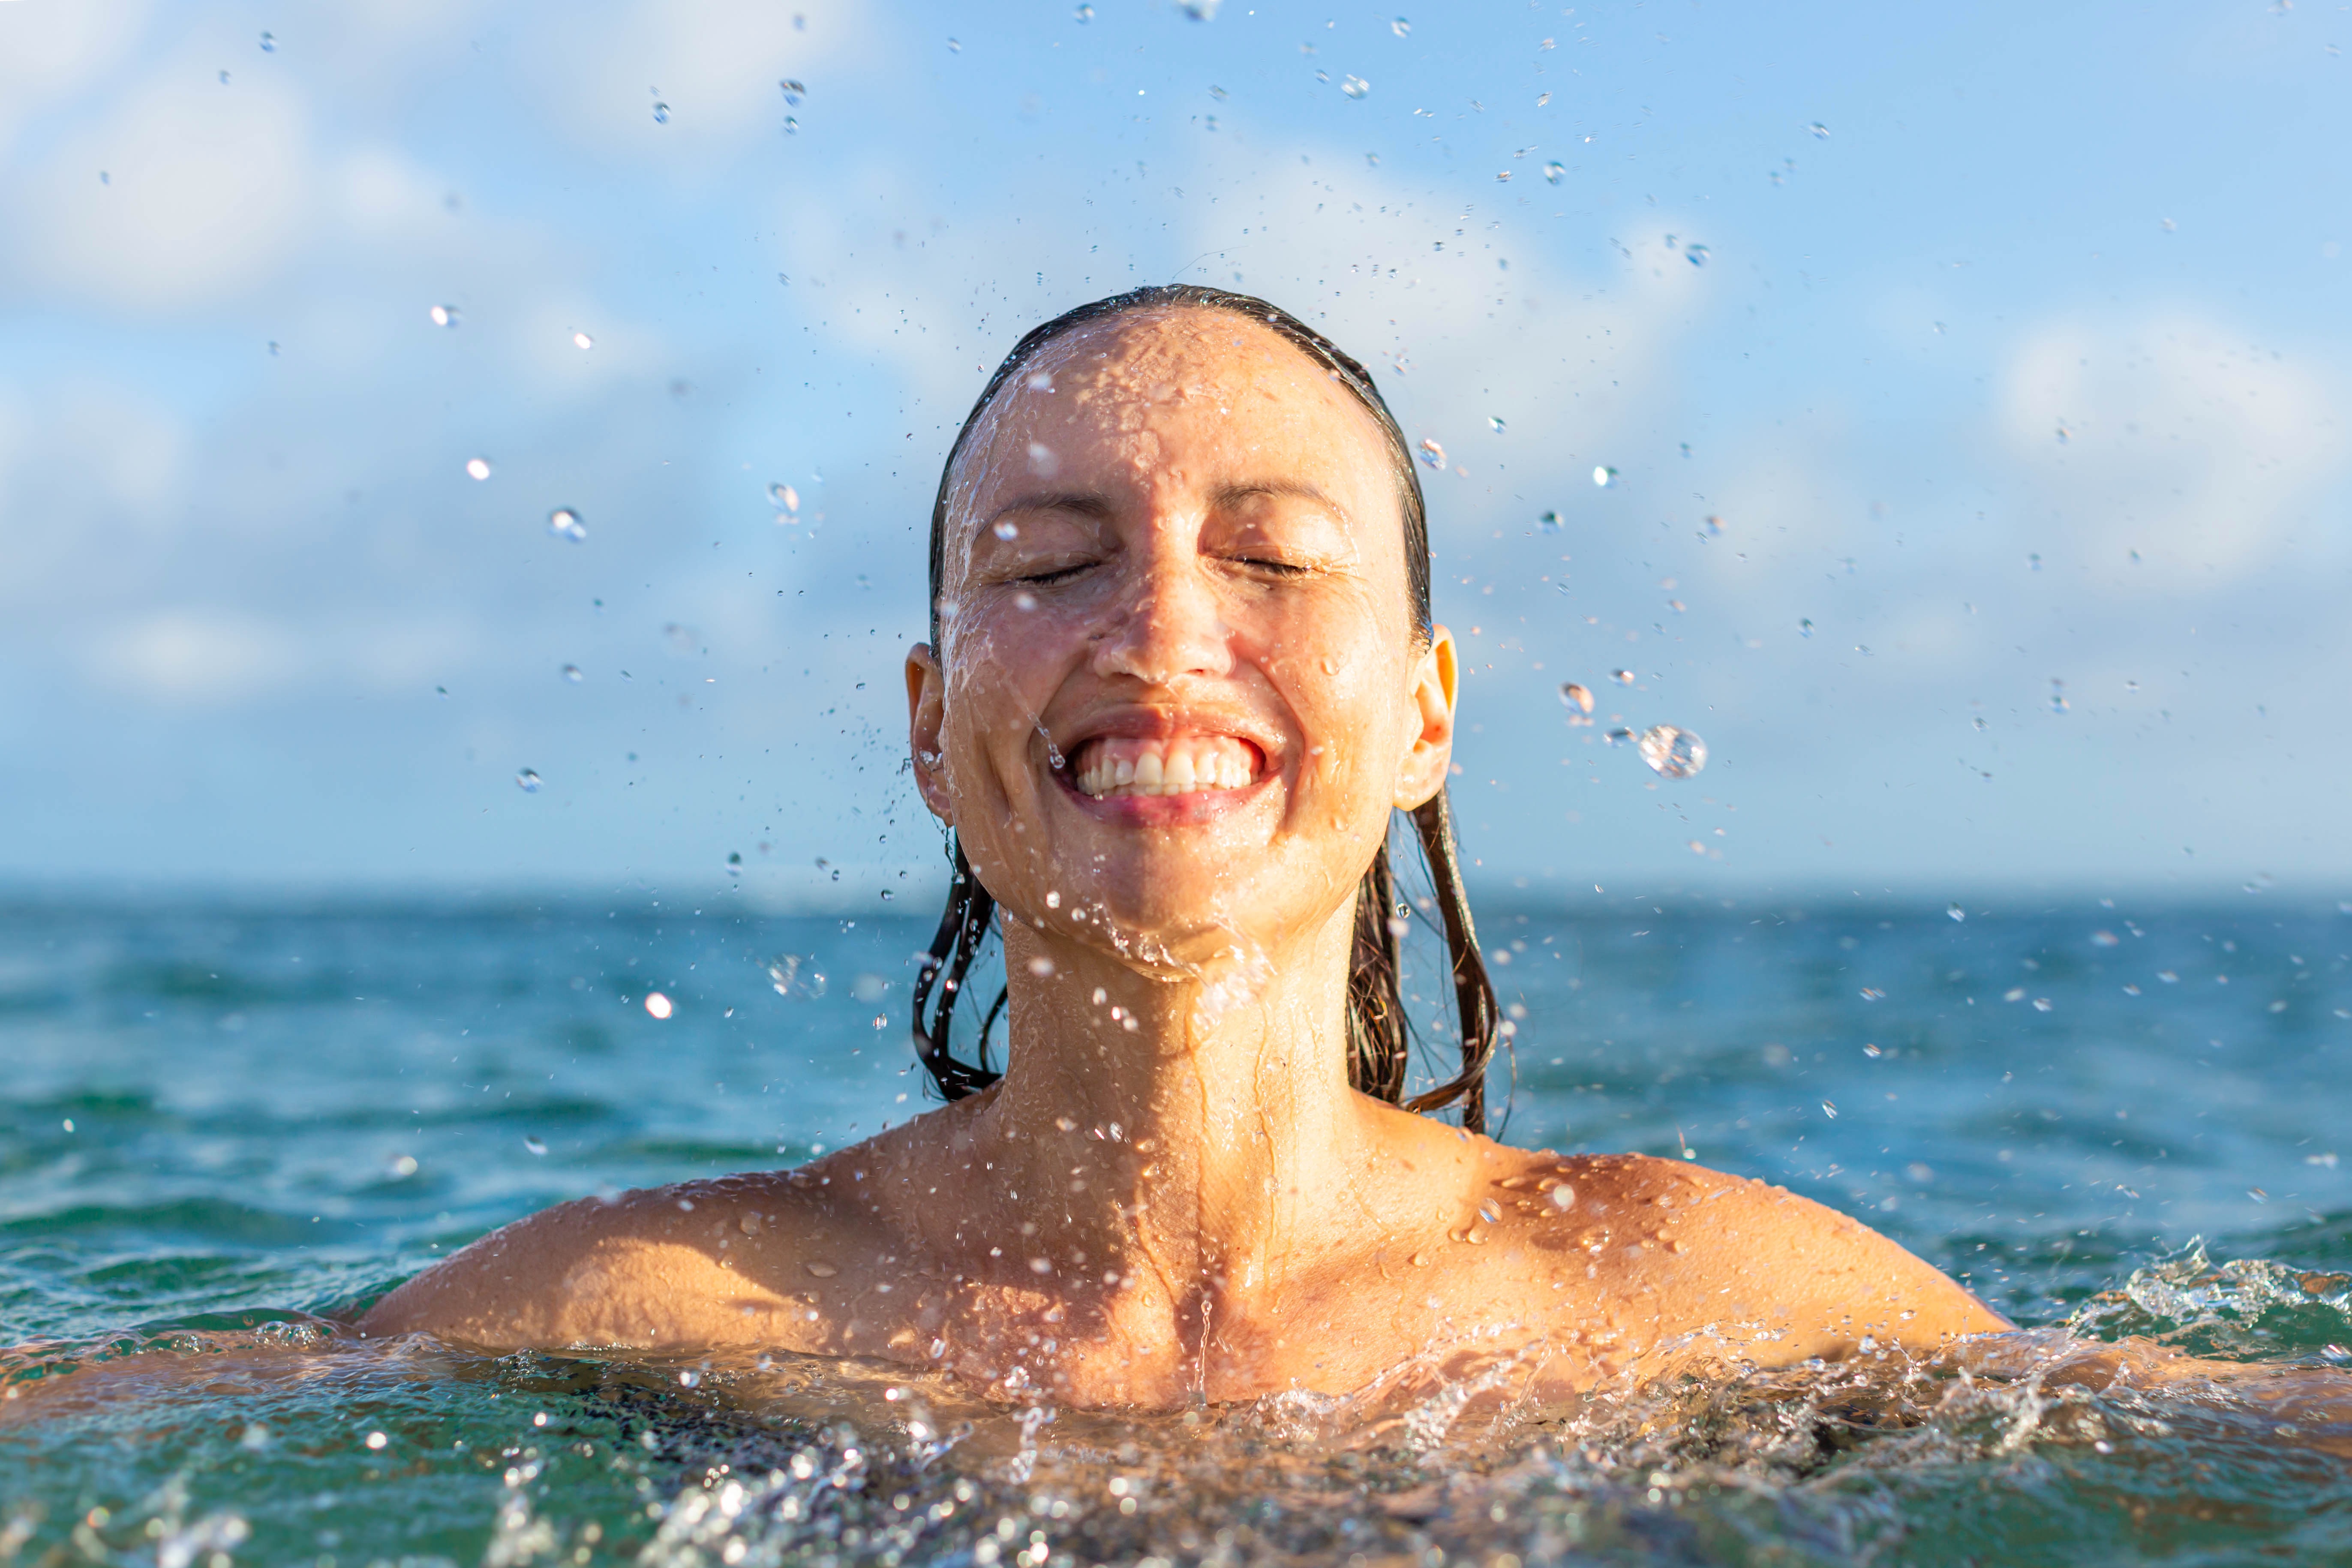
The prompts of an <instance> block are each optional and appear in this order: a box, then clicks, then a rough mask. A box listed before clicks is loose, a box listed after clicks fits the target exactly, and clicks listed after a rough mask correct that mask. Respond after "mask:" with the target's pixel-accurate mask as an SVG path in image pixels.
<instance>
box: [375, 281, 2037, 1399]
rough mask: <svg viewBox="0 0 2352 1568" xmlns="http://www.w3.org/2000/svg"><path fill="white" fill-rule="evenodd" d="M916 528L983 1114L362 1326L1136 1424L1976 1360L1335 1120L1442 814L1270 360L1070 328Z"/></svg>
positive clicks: (926, 772)
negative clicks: (930, 534)
mask: <svg viewBox="0 0 2352 1568" xmlns="http://www.w3.org/2000/svg"><path fill="white" fill-rule="evenodd" d="M949 515H950V536H949V540H948V560H947V569H946V573H945V579H944V584H943V591H942V595H941V598H942V603H941V605H940V616H941V626H942V637H941V647H940V649H938V650H937V651H936V652H935V651H934V650H933V649H931V648H929V647H917V648H915V649H914V650H913V651H912V652H911V653H910V654H909V656H908V661H907V682H908V711H909V734H910V743H911V748H912V751H913V752H914V758H915V776H916V779H917V782H918V784H919V787H920V789H921V791H922V794H923V798H924V801H925V803H926V804H927V805H929V808H930V809H931V810H932V811H933V812H934V813H935V814H936V815H938V816H939V817H940V819H941V821H942V822H944V823H946V824H948V825H949V826H952V827H954V828H955V829H956V832H957V835H958V839H959V842H960V843H961V845H962V847H963V848H964V851H965V853H966V854H967V855H968V856H969V858H971V863H972V865H973V867H974V868H975V869H976V870H977V871H978V873H979V875H980V878H981V879H982V882H983V884H984V885H986V886H987V887H988V888H989V889H990V890H991V891H992V893H993V894H994V895H995V897H996V899H997V900H998V902H999V904H1000V906H1001V907H1002V910H1003V928H1004V932H1005V952H1006V969H1007V972H1008V973H1009V975H1010V976H1011V980H1012V986H1011V989H1012V1002H1011V1007H1010V1010H1009V1015H1008V1016H1009V1020H1010V1023H1009V1027H1010V1041H1011V1044H1010V1064H1011V1065H1010V1068H1009V1070H1008V1073H1007V1076H1006V1078H1005V1079H1004V1080H1003V1082H1002V1083H1000V1084H999V1085H997V1086H996V1087H995V1088H993V1089H990V1090H989V1091H987V1092H986V1093H984V1094H982V1095H978V1096H975V1097H973V1098H971V1099H970V1100H964V1101H961V1102H959V1103H957V1104H953V1105H950V1106H948V1107H946V1108H944V1109H942V1110H935V1111H933V1112H931V1113H929V1115H926V1116H923V1117H920V1118H918V1119H917V1120H915V1121H911V1122H908V1124H906V1125H905V1126H903V1127H900V1128H898V1129H896V1130H893V1131H888V1132H886V1133H884V1134H883V1135H881V1136H880V1137H877V1138H875V1139H873V1140H870V1141H868V1142H865V1143H862V1144H859V1145H857V1146H856V1147H855V1148H851V1149H846V1150H844V1151H841V1152H838V1153H835V1154H833V1155H830V1156H827V1157H826V1158H824V1159H823V1160H821V1161H818V1162H815V1163H813V1164H811V1165H807V1166H804V1167H802V1168H801V1169H799V1170H796V1171H793V1172H788V1173H756V1174H745V1175H740V1176H735V1177H730V1178H727V1179H725V1180H721V1181H717V1182H709V1183H698V1184H689V1185H688V1186H683V1187H677V1188H667V1189H661V1190H658V1191H651V1192H642V1193H632V1194H625V1195H623V1196H622V1197H620V1198H619V1199H617V1200H614V1201H609V1202H607V1201H604V1200H593V1199H592V1200H583V1201H582V1202H579V1203H574V1204H568V1205H562V1206H561V1207H559V1208H555V1209H551V1210H549V1211H547V1212H546V1213H544V1214H541V1215H535V1216H533V1217H532V1218H530V1219H528V1220H524V1221H521V1222H520V1223H519V1224H517V1225H514V1226H509V1227H507V1228H506V1229H504V1230H502V1231H499V1232H498V1233H497V1234H495V1235H493V1236H490V1237H485V1238H484V1239H483V1240H481V1241H479V1242H477V1243H476V1244H474V1245H473V1246H472V1247H468V1248H467V1249H466V1250H465V1251H464V1252H462V1253H460V1254H458V1255H457V1256H456V1257H454V1258H450V1259H449V1260H447V1261H446V1262H445V1263H443V1264H441V1265H439V1266H437V1267H436V1268H433V1269H432V1270H430V1271H428V1272H427V1273H425V1274H424V1275H422V1276H420V1277H418V1278H417V1279H414V1280H411V1281H410V1282H409V1283H408V1284H406V1285H405V1286H404V1287H402V1288H401V1289H399V1290H397V1291H394V1293H393V1294H392V1295H391V1296H389V1297H388V1298H386V1299H385V1300H383V1302H382V1303H380V1304H379V1305H378V1306H377V1307H376V1308H375V1309H374V1310H373V1311H371V1312H370V1313H369V1314H368V1315H367V1317H366V1319H365V1320H364V1322H363V1324H362V1328H363V1329H364V1331H366V1332H368V1333H371V1334H392V1333H401V1332H407V1331H428V1332H431V1333H434V1334H436V1335H438V1336H440V1337H442V1338H444V1339H447V1340H450V1341H454V1342H461V1343H467V1344H474V1345H482V1346H489V1347H498V1348H509V1347H515V1346H524V1345H533V1346H544V1347H557V1346H566V1345H629V1346H639V1347H660V1348H668V1349H688V1348H695V1347H703V1346H710V1347H717V1346H730V1345H751V1344H756V1345H760V1346H764V1347H772V1348H774V1349H779V1350H794V1351H806V1352H823V1353H828V1354H841V1355H866V1356H876V1357H881V1358H886V1359H893V1360H898V1361H904V1362H908V1363H919V1364H924V1365H940V1366H945V1367H947V1368H950V1369H952V1370H953V1371H955V1372H957V1373H961V1374H963V1375H965V1376H967V1377H969V1378H971V1379H972V1380H974V1381H976V1382H980V1383H982V1384H988V1385H991V1386H992V1387H993V1388H995V1389H997V1390H999V1391H1001V1392H1003V1393H1004V1394H1008V1395H1013V1396H1024V1397H1025V1396H1027V1395H1029V1394H1032V1393H1044V1394H1049V1395H1050V1396H1052V1397H1054V1398H1055V1399H1058V1400H1061V1401H1064V1402H1066V1403H1072V1404H1086V1405H1143V1406H1151V1407H1161V1408H1166V1407H1172V1406H1177V1405H1183V1404H1186V1403H1189V1402H1191V1401H1192V1400H1195V1399H1199V1398H1206V1399H1209V1400H1216V1401H1222V1400H1232V1399H1245V1398H1250V1397H1254V1396H1255V1395H1258V1394H1265V1393H1270V1392H1275V1391H1278V1390H1283V1389H1289V1388H1308V1389H1316V1390H1321V1391H1326V1392H1335V1393H1336V1392H1345V1391H1350V1390H1354V1389H1358V1388H1360V1387H1363V1386H1364V1385H1366V1384H1370V1383H1371V1382H1373V1381H1374V1380H1376V1379H1377V1378H1379V1377H1380V1376H1381V1373H1384V1372H1386V1371H1388V1370H1389V1369H1391V1368H1393V1367H1396V1366H1398V1365H1400V1364H1401V1363H1407V1362H1409V1361H1411V1360H1412V1358H1414V1357H1416V1356H1421V1355H1424V1354H1426V1353H1430V1352H1434V1353H1435V1356H1436V1361H1437V1363H1441V1364H1442V1363H1445V1362H1446V1361H1447V1360H1449V1359H1451V1360H1452V1361H1453V1362H1454V1363H1463V1362H1466V1361H1474V1360H1482V1359H1491V1358H1494V1357H1496V1356H1503V1355H1508V1354H1510V1353H1512V1352H1516V1351H1517V1350H1519V1349H1521V1348H1522V1347H1532V1346H1540V1347H1541V1350H1540V1351H1539V1352H1536V1353H1531V1354H1530V1355H1529V1356H1528V1357H1527V1358H1526V1365H1527V1369H1528V1373H1529V1375H1531V1376H1533V1377H1535V1378H1536V1379H1537V1380H1538V1382H1539V1383H1540V1384H1541V1385H1542V1386H1544V1387H1546V1388H1549V1389H1558V1390H1562V1391H1565V1390H1570V1389H1576V1388H1582V1387H1588V1386H1591V1384H1593V1383H1595V1382H1596V1381H1599V1380H1601V1379H1605V1378H1609V1377H1613V1376H1618V1375H1626V1374H1633V1375H1648V1374H1652V1373H1658V1372H1663V1371H1665V1370H1668V1369H1669V1368H1670V1367H1672V1366H1674V1365H1676V1364H1682V1363H1686V1362H1688V1361H1689V1360H1691V1359H1692V1358H1696V1357H1704V1358H1710V1359H1717V1360H1724V1361H1735V1360H1747V1361H1753V1362H1756V1363H1763V1364H1779V1363H1788V1362H1793V1361H1797V1360H1801V1359H1804V1358H1806V1357H1810V1356H1816V1355H1822V1356H1836V1355H1841V1354H1845V1353H1848V1352H1852V1351H1853V1350H1854V1349H1856V1348H1858V1347H1864V1346H1865V1345H1867V1344H1869V1343H1872V1342H1875V1343H1876V1344H1879V1345H1890V1346H1891V1345H1903V1346H1906V1347H1910V1348H1913V1349H1916V1350H1922V1351H1927V1350H1934V1349H1938V1348H1941V1347H1944V1346H1947V1345H1948V1344H1949V1343H1950V1342H1952V1341H1953V1340H1955V1339H1957V1338H1958V1337H1960V1336H1965V1335H1969V1334H1976V1333H1981V1332H1985V1331H1996V1330H2000V1329H2003V1328H2005V1327H2007V1325H2006V1324H2005V1323H2004V1322H2003V1321H2001V1320H2000V1318H1999V1317H1997V1316H1996V1315H1995V1314H1993V1313H1992V1312H1991V1311H1990V1310H1988V1309H1987V1308H1985V1307H1984V1306H1983V1305H1982V1304H1981V1303H1980V1302H1979V1301H1977V1300H1975V1299H1974V1298H1973V1297H1971V1296H1969V1294H1968V1293H1967V1292H1965V1291H1964V1290H1962V1289H1960V1288H1959V1287H1958V1286H1957V1285H1955V1284H1953V1283H1952V1282H1951V1281H1950V1280H1948V1279H1946V1278H1944V1277H1943V1276H1942V1275H1940V1274H1938V1273H1937V1271H1936V1270H1934V1269H1933V1268H1929V1267H1927V1265H1926V1264H1924V1263H1922V1262H1920V1261H1919V1260H1918V1259H1916V1258H1913V1257H1911V1256H1910V1255H1909V1254H1908V1253H1906V1252H1905V1251H1903V1250H1902V1249H1901V1248H1900V1247H1896V1246H1895V1245H1894V1244H1893V1243H1892V1242H1889V1241H1887V1240H1885V1238H1884V1237H1879V1236H1876V1235H1875V1234H1874V1233H1872V1232H1871V1231H1869V1230H1867V1229H1865V1228H1864V1227H1863V1226H1859V1225H1856V1224H1854V1223H1853V1221H1851V1220H1848V1219H1846V1218H1844V1217H1843V1216H1841V1215H1836V1214H1834V1213H1832V1211H1830V1210H1828V1209H1825V1208H1822V1206H1820V1205H1816V1204H1812V1203H1810V1202H1808V1201H1806V1200H1804V1199H1801V1198H1798V1197H1795V1196H1792V1195H1790V1194H1787V1193H1785V1192H1782V1191H1780V1190H1779V1189H1775V1188H1770V1187H1767V1186H1764V1185H1762V1184H1758V1183H1753V1182H1748V1181H1743V1180H1740V1179H1738V1178H1735V1177H1729V1176H1724V1175H1720V1174H1717V1173H1713V1172H1709V1171H1705V1170H1701V1169H1699V1168H1697V1167H1696V1166H1693V1165H1690V1164H1687V1163H1675V1162H1670V1161H1660V1160H1652V1159H1647V1158H1643V1157H1638V1156H1575V1157H1568V1158H1561V1157H1558V1156H1555V1155H1552V1154H1550V1153H1549V1152H1537V1153H1531V1152H1527V1151H1524V1150H1518V1149H1513V1148H1508V1147H1506V1146H1503V1145H1500V1144H1496V1143H1494V1142H1489V1141H1487V1140H1486V1139H1483V1138H1476V1137H1472V1136H1469V1135H1467V1134H1465V1133H1463V1132H1462V1131H1459V1130H1456V1129H1454V1128H1451V1127H1448V1126H1446V1125H1444V1124H1442V1123H1440V1122H1438V1121H1433V1120H1432V1119H1430V1118H1427V1117H1421V1116H1413V1115H1409V1114H1407V1113H1405V1112H1403V1111H1401V1110H1396V1109H1394V1108H1393V1107H1391V1106H1387V1105H1384V1104H1381V1103H1380V1102H1378V1101H1375V1100H1371V1099H1370V1098H1368V1097H1366V1096H1363V1095H1361V1094H1359V1093H1357V1092H1356V1091H1354V1090H1353V1089H1349V1086H1348V1082H1347V1075H1346V1066H1345V1064H1346V1057H1347V1027H1346V1013H1345V998H1346V990H1345V985H1346V976H1347V971H1348V963H1349V951H1350V939H1351V929H1352V921H1353V911H1354V900H1355V896H1356V888H1357V885H1358V882H1359V880H1360V878H1361V876H1362V874H1363V872H1364V869H1365V868H1366V867H1367V866H1368V865H1369V864H1370V861H1371V858H1372V857H1373V854H1374V852H1375V850H1376V849H1377V848H1378V847H1379V846H1380V844H1381V842H1382V840H1383V837H1384V836H1385V835H1386V834H1387V832H1388V830H1389V824H1390V822H1391V814H1392V813H1393V812H1394V811H1395V810H1397V809H1399V808H1404V809H1410V808H1412V807H1413V806H1415V805H1420V804H1422V803H1423V802H1424V801H1426V800H1427V799H1429V798H1430V797H1431V796H1432V795H1434V794H1435V793H1436V791H1437V790H1438V789H1439V788H1440V787H1441V786H1442V784H1444V779H1445V776H1446V769H1447V766H1448V763H1449V762H1450V759H1451V752H1452V742H1453V734H1454V700H1455V685H1456V668H1455V658H1456V654H1455V649H1454V643H1453V639H1452V638H1451V637H1450V636H1449V635H1448V634H1447V633H1446V632H1445V630H1444V628H1443V627H1435V628H1432V629H1430V630H1428V631H1426V632H1424V631H1423V629H1421V628H1420V627H1418V626H1416V625H1415V621H1414V616H1413V610H1412V602H1411V594H1410V590H1409V587H1408V580H1407V576H1406V563H1405V560H1404V552H1403V542H1402V531H1401V527H1400V515H1401V514H1400V511H1399V501H1398V494H1397V489H1396V479H1395V474H1394V470H1393V468H1392V467H1391V458H1390V457H1389V455H1388V452H1387V450H1386V447H1385V445H1384V443H1383V441H1382V439H1381V434H1380V431H1379V429H1378V427H1377V426H1376V425H1375V424H1374V422H1373V421H1372V420H1371V418H1370V416H1368V415H1366V414H1365V413H1364V412H1363V410H1362V409H1361V408H1360V407H1359V406H1358V405H1356V404H1355V403H1354V401H1353V400H1352V399H1351V398H1350V397H1349V395H1348V394H1347V393H1346V392H1345V390H1344V389H1343V388H1341V387H1340V386H1339V385H1337V384H1335V383H1334V382H1333V381H1332V380H1331V379H1330V378H1329V377H1328V374H1326V373H1325V372H1324V371H1323V370H1322V369H1321V368H1320V367H1318V365H1317V364H1315V363H1313V362H1312V361H1311V360H1309V359H1308V358H1307V356H1306V355H1304V354H1303V353H1300V352H1298V351H1297V350H1296V349H1295V348H1293V347H1291V346H1290V345H1289V344H1287V343H1286V342H1284V341H1283V340H1281V339H1280V338H1279V337H1277V336H1276V335H1275V334H1274V333H1272V332H1271V331H1267V330H1266V329H1265V328H1264V327H1262V326H1261V325H1259V324H1258V323H1256V322H1255V321H1250V320H1248V319H1245V318H1242V317H1239V316H1235V315H1233V314H1230V313H1225V312H1218V311H1208V310H1192V309H1184V310H1158V311H1151V312H1142V313H1133V314H1129V315H1126V316H1122V317H1118V318H1115V319H1113V320H1110V321H1102V322H1097V323H1094V324H1091V325H1089V326H1087V327H1085V328H1081V329H1079V330H1078V331H1075V332H1073V333H1071V334H1070V335H1068V336H1067V337H1065V338H1063V339H1061V340H1060V341H1058V342H1056V343H1055V344H1054V345H1053V346H1052V347H1050V348H1049V349H1048V350H1047V351H1045V353H1044V354H1043V355H1041V356H1040V358H1039V359H1038V360H1037V361H1036V362H1034V364H1033V366H1032V368H1031V370H1030V371H1029V372H1027V373H1024V375H1023V376H1021V377H1019V378H1016V380H1015V382H1014V383H1013V385H1012V386H1011V387H1010V388H1008V389H1007V391H1006V392H1005V393H1004V394H1003V395H1000V397H999V398H998V399H997V401H996V402H995V403H994V404H993V405H992V407H991V408H990V410H989V411H988V412H987V413H986V414H984V415H983V416H982V426H980V427H979V428H978V429H976V430H975V431H974V433H973V437H972V440H971V443H970V444H969V445H968V447H967V449H966V452H965V455H964V458H963V459H962V461H961V463H960V465H959V468H958V474H957V479H956V482H955V487H954V489H953V491H952V492H951V497H950V514H949ZM1190 778H1197V779H1198V781H1199V782H1198V784H1192V783H1187V782H1186V781H1187V780H1188V779H1190ZM1155 780H1156V781H1157V782H1156V783H1155ZM1170 781H1173V782H1172V783H1171V782H1170Z"/></svg>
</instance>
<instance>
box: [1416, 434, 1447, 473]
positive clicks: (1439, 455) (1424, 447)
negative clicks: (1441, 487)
mask: <svg viewBox="0 0 2352 1568" xmlns="http://www.w3.org/2000/svg"><path fill="white" fill-rule="evenodd" d="M1421 460H1422V461H1423V463H1425V464H1427V465H1428V466H1429V467H1430V468H1436V469H1438V470H1440V471H1443V470H1444V468H1445V448H1444V447H1441V446H1439V445H1438V444H1437V441H1436V439H1435V438H1434V437H1432V438H1430V439H1428V440H1425V441H1423V442H1422V444H1421Z"/></svg>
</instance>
